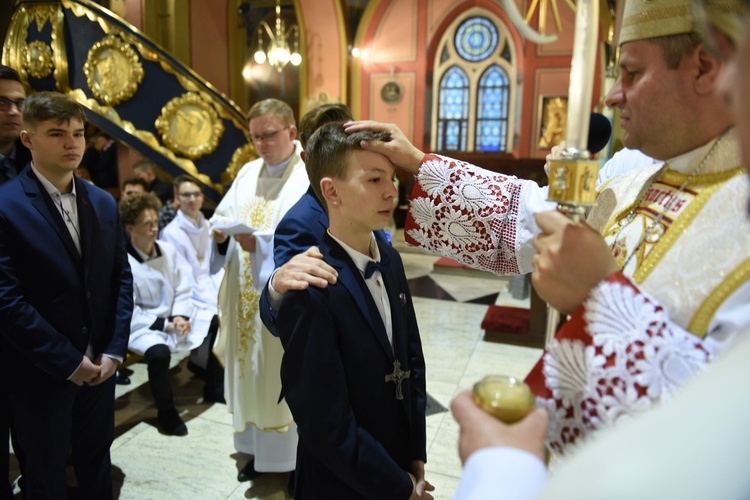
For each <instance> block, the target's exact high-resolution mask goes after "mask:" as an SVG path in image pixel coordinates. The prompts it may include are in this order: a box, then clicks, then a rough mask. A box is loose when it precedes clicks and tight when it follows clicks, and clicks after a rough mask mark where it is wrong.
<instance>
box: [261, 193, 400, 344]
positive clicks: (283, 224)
mask: <svg viewBox="0 0 750 500" xmlns="http://www.w3.org/2000/svg"><path fill="white" fill-rule="evenodd" d="M328 226H329V222H328V214H327V213H326V211H325V209H324V208H323V205H322V204H321V203H320V201H318V198H317V197H316V196H315V192H314V191H313V189H312V187H308V188H307V192H306V193H305V194H303V195H302V197H301V198H300V199H299V201H298V202H297V203H295V204H294V206H293V207H292V208H290V209H289V211H288V212H287V213H286V214H285V215H284V217H283V218H282V219H281V221H280V222H279V225H278V226H276V230H275V231H274V235H273V244H274V248H273V259H274V265H275V267H276V268H278V267H280V266H282V265H283V264H286V263H287V262H289V259H291V258H292V257H294V256H295V255H297V254H300V253H302V252H304V251H305V250H307V249H308V248H310V247H312V246H318V245H320V242H321V241H322V240H323V235H325V234H326V231H327V230H328ZM375 238H376V239H378V240H379V241H382V242H387V241H388V237H387V236H386V233H385V231H383V230H379V231H375ZM259 307H260V319H261V320H262V321H263V324H264V325H266V328H268V331H269V332H271V334H273V335H276V336H277V337H278V332H277V326H276V316H275V314H274V311H273V310H272V309H271V306H270V304H269V303H268V283H266V286H264V287H263V291H262V292H261V295H260V303H259Z"/></svg>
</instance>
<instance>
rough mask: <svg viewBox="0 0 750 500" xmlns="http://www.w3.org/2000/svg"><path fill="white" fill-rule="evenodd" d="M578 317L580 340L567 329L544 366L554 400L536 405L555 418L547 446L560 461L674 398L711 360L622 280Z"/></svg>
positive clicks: (603, 287) (601, 289)
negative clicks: (590, 437) (604, 431)
mask: <svg viewBox="0 0 750 500" xmlns="http://www.w3.org/2000/svg"><path fill="white" fill-rule="evenodd" d="M579 313H580V314H581V315H582V316H581V319H582V320H583V321H582V324H583V330H584V332H583V335H580V333H581V332H579V334H570V332H568V334H566V333H565V330H566V328H565V327H563V329H562V330H561V331H560V333H558V336H557V337H556V339H555V340H553V341H552V342H551V343H550V345H549V346H548V349H547V352H546V353H545V355H544V358H543V359H544V361H543V369H542V371H543V375H544V379H545V385H546V387H547V389H548V391H549V392H548V395H547V397H542V398H539V402H540V403H542V404H543V405H544V406H545V407H546V408H547V409H548V411H549V412H550V417H551V418H550V427H549V434H548V441H549V443H548V444H549V445H550V446H551V447H552V449H554V450H556V451H558V452H560V453H563V452H568V451H570V445H572V444H573V443H578V442H580V441H581V438H582V437H585V435H586V434H587V433H589V432H591V431H595V430H597V429H600V428H604V427H608V426H610V425H612V424H615V423H617V422H618V421H619V420H621V419H623V418H627V417H628V416H629V415H632V414H635V413H639V412H642V411H645V410H648V409H649V408H651V407H652V406H653V405H654V403H656V402H657V401H658V400H659V399H661V398H668V397H670V396H671V395H672V394H674V392H675V391H676V390H677V389H679V388H680V387H681V386H682V385H684V384H685V383H686V382H687V381H688V380H689V379H690V378H691V377H692V376H693V375H694V374H695V373H696V372H698V371H702V370H703V369H704V368H705V366H706V364H707V363H708V362H710V361H711V359H712V358H713V355H714V353H713V352H712V349H711V348H710V347H708V346H707V343H706V342H704V341H703V340H702V339H700V338H698V337H697V336H695V335H692V334H690V333H689V332H687V331H685V330H683V329H682V328H680V327H679V326H677V325H675V324H674V323H672V322H670V320H669V316H668V314H667V311H665V310H664V309H663V308H662V306H660V305H659V304H658V303H657V302H656V301H655V300H654V299H652V298H651V297H649V296H648V295H646V294H645V293H643V292H641V291H640V290H639V289H637V288H636V287H635V286H634V285H632V283H630V282H629V281H627V279H626V278H624V277H622V276H621V275H619V276H618V277H617V278H616V279H610V280H607V281H603V282H602V283H600V284H599V285H597V286H596V287H595V288H594V289H593V290H592V292H591V294H590V295H589V298H588V299H587V300H586V302H585V303H584V305H583V308H582V309H581V310H579V312H578V313H577V314H579ZM576 324H578V325H580V324H581V322H580V321H578V322H577V321H573V320H571V322H569V323H568V324H566V326H568V325H569V330H571V329H575V328H576ZM571 331H572V330H571Z"/></svg>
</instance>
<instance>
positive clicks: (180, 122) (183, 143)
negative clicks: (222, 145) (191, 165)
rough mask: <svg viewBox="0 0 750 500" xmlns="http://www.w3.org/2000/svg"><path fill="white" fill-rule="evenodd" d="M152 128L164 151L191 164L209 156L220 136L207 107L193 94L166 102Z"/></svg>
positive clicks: (221, 129)
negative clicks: (159, 135) (168, 150)
mask: <svg viewBox="0 0 750 500" xmlns="http://www.w3.org/2000/svg"><path fill="white" fill-rule="evenodd" d="M154 125H155V126H156V129H157V130H158V131H159V133H160V134H161V138H162V141H163V142H164V144H165V145H166V146H167V147H168V148H170V149H172V150H173V151H176V152H178V153H180V154H182V155H184V156H186V157H188V158H190V159H193V160H194V159H196V158H200V157H201V156H204V155H207V154H210V153H212V152H213V151H214V150H215V149H216V147H217V146H218V145H219V138H220V137H221V134H223V133H224V124H223V123H222V122H221V120H220V119H219V115H218V113H216V110H215V109H214V108H213V106H211V103H209V102H207V101H206V100H205V99H203V98H202V97H201V96H200V95H199V94H195V93H193V92H188V93H187V94H183V95H182V96H180V97H175V98H174V99H172V100H171V101H169V102H168V103H167V105H166V106H164V107H163V108H162V109H161V115H159V118H157V119H156V123H155V124H154Z"/></svg>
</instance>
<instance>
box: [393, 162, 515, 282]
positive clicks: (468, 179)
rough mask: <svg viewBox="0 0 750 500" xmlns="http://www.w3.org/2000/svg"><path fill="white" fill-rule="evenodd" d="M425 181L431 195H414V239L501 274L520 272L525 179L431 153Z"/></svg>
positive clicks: (411, 234) (421, 181)
mask: <svg viewBox="0 0 750 500" xmlns="http://www.w3.org/2000/svg"><path fill="white" fill-rule="evenodd" d="M418 181H419V185H420V187H421V188H422V190H423V191H424V192H425V193H426V194H427V197H418V198H415V199H413V200H412V202H411V208H410V213H411V216H412V218H413V220H414V223H415V226H416V227H413V228H411V229H410V230H408V231H407V235H408V237H409V240H410V241H409V243H410V244H414V245H417V246H419V247H421V248H424V249H425V250H428V251H430V252H433V253H440V254H441V255H445V256H448V257H451V258H453V259H455V260H458V261H461V262H463V263H464V264H466V265H468V266H471V267H476V268H483V269H487V270H490V271H492V272H494V273H496V274H518V273H519V269H518V263H517V261H516V253H515V248H511V247H510V246H509V245H508V244H507V243H505V241H508V242H515V241H516V217H517V206H518V204H517V203H513V202H514V201H515V202H517V201H518V196H519V193H520V190H521V188H522V186H523V183H525V182H527V181H523V180H520V179H515V178H513V177H508V176H506V175H502V174H491V175H490V174H489V173H487V174H484V173H477V172H476V171H474V170H472V169H469V168H468V166H467V164H466V163H464V162H461V161H458V160H453V159H450V158H445V157H442V156H439V155H430V156H428V159H427V160H426V161H425V162H424V163H423V164H422V166H421V168H420V170H419V177H418Z"/></svg>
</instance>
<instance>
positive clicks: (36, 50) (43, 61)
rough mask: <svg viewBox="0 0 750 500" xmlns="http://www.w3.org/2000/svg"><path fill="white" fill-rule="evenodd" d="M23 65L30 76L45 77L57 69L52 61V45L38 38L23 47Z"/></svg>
mask: <svg viewBox="0 0 750 500" xmlns="http://www.w3.org/2000/svg"><path fill="white" fill-rule="evenodd" d="M22 58H23V66H24V68H25V69H26V71H27V72H28V73H29V75H30V76H32V77H34V78H45V77H47V76H49V74H50V73H52V70H53V69H55V64H54V62H53V61H52V47H50V46H49V45H47V44H46V43H44V42H42V41H40V40H36V41H33V42H31V43H30V44H28V45H26V46H25V47H24V48H23V55H22Z"/></svg>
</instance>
